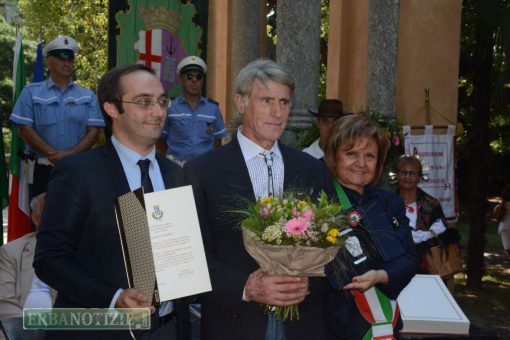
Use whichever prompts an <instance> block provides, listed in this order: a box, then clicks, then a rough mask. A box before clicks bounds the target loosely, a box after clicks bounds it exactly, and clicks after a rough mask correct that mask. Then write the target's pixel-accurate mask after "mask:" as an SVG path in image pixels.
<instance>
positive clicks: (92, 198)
mask: <svg viewBox="0 0 510 340" xmlns="http://www.w3.org/2000/svg"><path fill="white" fill-rule="evenodd" d="M97 94H98V98H99V103H100V107H101V110H102V111H103V114H104V116H105V119H106V121H107V123H108V125H110V126H111V130H112V137H111V139H110V140H108V141H107V142H106V143H105V144H104V145H103V146H100V147H98V148H95V149H93V150H90V151H87V152H83V153H81V154H78V155H73V156H71V157H66V158H65V159H62V160H61V161H59V162H58V163H57V164H56V165H55V168H54V170H53V175H52V179H51V182H50V183H49V186H48V192H47V194H46V207H45V211H44V216H43V220H42V223H41V230H40V232H39V234H38V237H37V247H36V252H35V257H34V268H35V272H36V274H37V276H38V277H39V278H41V280H43V281H44V282H46V283H48V284H49V285H50V286H51V287H54V288H55V289H56V290H57V291H58V295H57V298H56V300H55V305H54V307H64V308H65V307H67V308H74V307H82V308H94V307H95V308H113V307H120V308H138V307H144V306H145V303H146V301H147V299H148V297H147V296H146V295H145V294H143V293H141V292H140V291H138V290H136V289H133V288H129V286H128V279H127V274H126V270H125V265H124V258H123V254H122V248H121V242H120V237H119V231H118V228H117V222H116V217H115V211H114V203H115V200H116V199H117V197H119V196H121V195H124V194H126V193H128V192H130V191H133V190H135V189H138V188H140V187H141V186H143V188H144V190H145V191H146V192H147V191H149V190H153V191H160V190H164V189H167V188H172V187H176V186H177V185H178V181H177V176H176V173H177V172H178V171H180V167H179V166H178V165H177V164H175V163H173V162H171V161H169V160H168V159H166V158H165V157H164V156H162V155H160V154H157V153H156V149H155V143H156V141H157V140H158V138H159V136H160V134H161V130H162V129H163V126H164V123H165V118H166V110H167V108H168V105H169V100H168V99H167V98H166V97H165V92H164V89H163V86H162V84H161V82H160V80H159V79H158V78H157V77H156V76H155V74H154V71H153V70H151V69H149V68H147V67H146V66H145V65H141V64H132V65H124V66H119V67H116V68H113V69H111V70H110V71H108V72H107V73H106V74H105V75H104V76H103V77H102V78H101V79H100V81H99V84H98V89H97ZM147 176H148V177H149V179H147ZM149 183H150V185H149ZM76 333H77V334H75V333H73V334H72V335H70V334H68V333H62V332H58V331H55V334H53V335H54V338H55V339H62V338H67V339H80V338H87V339H89V338H90V339H99V338H100V339H129V338H130V336H129V332H128V331H103V332H92V331H90V330H87V331H84V332H82V333H79V332H76ZM133 333H134V334H135V335H136V338H137V339H146V338H151V339H179V340H184V339H190V338H191V332H190V328H189V313H188V310H187V306H186V304H185V302H184V301H183V300H180V299H179V300H174V301H171V302H165V303H163V304H161V306H160V307H158V308H157V309H156V310H155V311H154V313H153V314H152V318H151V330H150V331H145V332H142V331H136V332H135V331H133Z"/></svg>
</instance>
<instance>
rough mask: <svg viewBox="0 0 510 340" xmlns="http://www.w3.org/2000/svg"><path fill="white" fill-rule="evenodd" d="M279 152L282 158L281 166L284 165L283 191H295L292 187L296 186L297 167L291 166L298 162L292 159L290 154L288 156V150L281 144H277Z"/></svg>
mask: <svg viewBox="0 0 510 340" xmlns="http://www.w3.org/2000/svg"><path fill="white" fill-rule="evenodd" d="M278 147H279V148H280V151H281V153H282V157H283V165H284V171H283V172H284V176H283V190H288V189H297V188H294V187H293V186H295V185H296V178H298V176H299V169H298V168H299V167H296V166H292V164H294V162H299V160H295V159H293V157H292V156H291V154H289V152H288V151H289V148H288V147H287V146H285V145H283V144H281V143H279V144H278Z"/></svg>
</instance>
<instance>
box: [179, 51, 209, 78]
mask: <svg viewBox="0 0 510 340" xmlns="http://www.w3.org/2000/svg"><path fill="white" fill-rule="evenodd" d="M188 71H200V72H202V73H205V72H207V65H206V64H205V61H203V60H202V58H199V57H196V56H189V57H186V58H184V59H182V60H181V62H180V63H179V64H177V73H178V74H179V75H181V74H183V73H184V72H188Z"/></svg>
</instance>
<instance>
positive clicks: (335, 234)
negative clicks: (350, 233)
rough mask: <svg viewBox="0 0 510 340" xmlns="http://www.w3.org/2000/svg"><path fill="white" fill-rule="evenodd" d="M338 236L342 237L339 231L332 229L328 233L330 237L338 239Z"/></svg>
mask: <svg viewBox="0 0 510 340" xmlns="http://www.w3.org/2000/svg"><path fill="white" fill-rule="evenodd" d="M338 236H340V232H339V231H338V229H330V230H329V231H328V237H334V238H337V237H338ZM335 243H336V241H335Z"/></svg>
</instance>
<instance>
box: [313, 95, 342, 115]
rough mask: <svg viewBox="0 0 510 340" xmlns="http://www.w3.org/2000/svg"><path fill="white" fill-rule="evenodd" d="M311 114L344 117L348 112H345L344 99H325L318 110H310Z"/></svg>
mask: <svg viewBox="0 0 510 340" xmlns="http://www.w3.org/2000/svg"><path fill="white" fill-rule="evenodd" d="M308 111H309V112H310V113H311V114H313V115H315V116H317V117H338V118H340V117H342V116H345V115H347V114H348V113H344V110H343V104H342V101H340V100H338V99H324V100H323V101H322V102H321V103H320V105H319V110H318V111H317V112H315V111H312V110H308Z"/></svg>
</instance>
